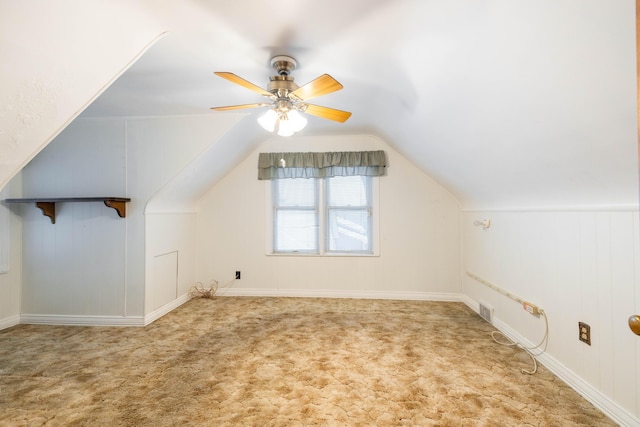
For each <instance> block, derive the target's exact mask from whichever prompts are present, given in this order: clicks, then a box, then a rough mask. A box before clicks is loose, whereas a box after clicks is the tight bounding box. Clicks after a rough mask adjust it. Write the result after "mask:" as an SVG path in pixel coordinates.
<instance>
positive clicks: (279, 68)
mask: <svg viewBox="0 0 640 427" xmlns="http://www.w3.org/2000/svg"><path fill="white" fill-rule="evenodd" d="M297 65H298V63H297V62H296V60H295V59H293V58H292V57H290V56H287V55H278V56H274V57H273V58H271V66H272V67H273V69H274V70H276V72H277V73H278V75H280V76H288V75H289V74H290V73H291V71H293V70H295V69H296V66H297Z"/></svg>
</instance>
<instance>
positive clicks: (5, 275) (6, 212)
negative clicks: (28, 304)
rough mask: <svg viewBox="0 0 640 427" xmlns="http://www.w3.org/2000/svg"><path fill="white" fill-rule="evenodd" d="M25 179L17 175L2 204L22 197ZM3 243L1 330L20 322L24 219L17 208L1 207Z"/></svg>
mask: <svg viewBox="0 0 640 427" xmlns="http://www.w3.org/2000/svg"><path fill="white" fill-rule="evenodd" d="M21 188H22V175H21V174H18V175H16V176H15V177H14V178H13V180H11V182H10V183H9V184H8V185H7V186H5V187H4V188H3V189H2V191H0V200H2V199H5V198H13V197H20V195H21V194H20V193H21ZM0 211H1V212H0V239H3V240H4V242H2V243H0V244H1V245H3V248H2V250H3V254H2V256H3V257H4V260H2V264H3V266H2V272H0V329H4V328H6V327H9V326H13V325H16V324H17V323H18V322H19V321H20V317H19V315H20V291H21V285H22V283H21V282H22V219H21V218H20V215H18V213H19V208H18V207H17V206H15V205H3V204H0Z"/></svg>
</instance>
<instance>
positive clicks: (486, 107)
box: [83, 0, 638, 208]
mask: <svg viewBox="0 0 640 427" xmlns="http://www.w3.org/2000/svg"><path fill="white" fill-rule="evenodd" d="M155 4H157V3H156V2H150V4H149V5H148V6H147V7H149V8H152V7H154V6H155ZM162 4H163V5H164V7H163V8H161V10H159V11H157V12H156V13H157V14H158V15H159V16H161V20H163V22H165V23H166V25H167V29H168V30H169V34H168V35H167V36H166V37H164V38H163V39H162V40H160V41H159V42H158V43H157V44H156V45H155V46H153V47H152V48H151V49H150V50H149V51H148V52H147V53H146V54H145V55H144V56H143V57H142V58H141V59H140V60H139V61H138V62H137V63H136V64H135V65H133V66H132V67H131V68H130V69H129V70H128V71H127V72H126V73H124V74H123V75H122V77H121V78H120V79H118V80H117V81H116V82H115V83H114V84H113V85H112V86H111V87H110V88H109V89H108V90H107V91H106V92H105V93H104V94H103V95H102V96H101V97H100V98H98V99H97V100H96V102H94V103H93V104H92V105H91V106H89V107H88V108H87V109H86V110H85V111H84V113H83V115H84V116H86V117H98V116H140V115H143V116H147V115H174V114H227V113H224V112H214V111H210V110H209V107H211V106H216V105H234V104H242V103H252V102H261V101H262V100H263V98H261V97H260V96H259V95H257V94H255V93H253V92H251V91H248V90H246V89H244V88H242V87H240V86H237V85H234V84H232V83H230V82H228V81H226V80H223V79H220V78H219V77H216V76H214V75H213V73H212V72H213V71H230V72H233V73H235V74H237V75H239V76H241V77H243V78H245V79H247V80H249V81H251V82H253V83H255V84H257V85H259V86H261V87H266V85H267V82H268V78H269V76H270V75H272V74H273V70H271V69H270V66H269V59H270V58H271V57H272V56H273V55H276V54H288V55H292V56H294V57H295V58H296V59H297V61H298V69H297V70H296V71H294V72H293V73H292V75H293V76H294V77H295V79H296V82H297V83H298V84H300V85H301V84H303V83H306V82H308V81H310V80H312V79H314V78H315V77H317V76H319V75H321V74H323V73H329V74H331V75H332V76H333V77H335V78H336V79H337V80H339V81H340V82H341V83H342V84H343V85H344V89H343V90H342V91H340V92H336V93H333V94H330V95H327V96H324V97H322V98H317V99H315V100H314V103H316V104H320V105H326V106H329V107H334V108H338V109H343V110H347V111H351V112H353V116H352V117H351V118H350V119H349V120H348V121H347V122H346V123H344V124H339V123H334V122H330V121H327V120H322V119H318V118H315V117H311V118H310V120H309V125H308V126H307V128H306V129H305V130H304V131H303V132H304V134H306V135H321V134H340V133H370V134H375V135H378V136H380V137H382V138H383V139H384V140H386V141H387V142H388V143H390V144H391V145H392V146H393V147H394V148H396V149H397V150H398V151H400V152H401V153H403V154H404V155H405V156H406V157H407V158H409V159H410V160H412V161H413V162H414V163H415V164H416V165H417V166H419V167H420V168H421V169H423V170H424V171H425V173H427V174H429V175H430V176H432V177H433V178H434V179H436V180H437V181H438V182H440V183H441V184H442V185H444V186H445V187H446V188H448V189H449V190H450V191H451V192H452V193H453V194H454V195H455V196H456V197H457V198H458V199H459V200H460V201H461V203H462V205H463V206H464V207H465V208H545V207H561V206H571V207H575V206H597V205H607V206H610V205H625V206H628V205H636V204H637V199H638V165H637V163H638V161H637V159H638V155H637V124H636V116H637V115H636V111H637V110H636V69H635V67H636V65H635V64H636V62H635V15H634V13H635V5H634V2H633V0H617V1H608V0H536V1H530V0H529V1H519V0H516V1H514V0H458V1H448V0H349V1H338V0H325V1H323V2H318V1H307V0H280V1H274V0H268V1H265V0H246V1H215V0H213V1H212V0H208V1H207V0H191V1H181V2H177V1H176V2H163V3H162ZM168 5H171V7H169V6H168ZM259 113H261V110H260V109H258V110H252V111H247V114H250V115H252V116H255V117H257V115H258V114H259ZM243 123H244V126H246V124H247V123H249V124H254V123H255V120H243ZM243 137H245V138H254V139H255V140H256V141H257V143H259V141H260V140H266V139H267V138H269V137H271V135H269V134H265V133H264V131H263V130H262V129H261V128H260V127H259V126H258V125H257V123H255V126H253V127H252V128H249V129H245V131H244V133H243Z"/></svg>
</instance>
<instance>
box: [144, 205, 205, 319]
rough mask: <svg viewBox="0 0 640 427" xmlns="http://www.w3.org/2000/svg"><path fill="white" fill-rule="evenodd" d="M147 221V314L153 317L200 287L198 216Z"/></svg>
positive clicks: (150, 216)
mask: <svg viewBox="0 0 640 427" xmlns="http://www.w3.org/2000/svg"><path fill="white" fill-rule="evenodd" d="M145 219H146V221H145V227H146V230H147V233H146V235H147V239H146V250H145V253H146V257H145V258H146V261H145V265H146V274H145V275H146V282H147V286H146V292H145V314H150V313H153V312H154V311H156V310H158V309H161V308H162V307H163V306H165V305H166V304H170V303H171V302H173V301H174V300H176V299H178V298H179V297H181V296H183V295H185V294H187V293H188V292H189V289H190V288H191V287H192V286H194V285H195V283H196V259H197V257H196V214H195V213H178V214H147V215H146V217H145Z"/></svg>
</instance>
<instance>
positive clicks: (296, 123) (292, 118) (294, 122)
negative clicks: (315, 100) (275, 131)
mask: <svg viewBox="0 0 640 427" xmlns="http://www.w3.org/2000/svg"><path fill="white" fill-rule="evenodd" d="M287 117H288V119H289V123H290V124H291V129H292V130H293V131H294V132H298V131H301V130H302V129H304V127H305V126H306V125H307V119H305V118H304V117H303V116H302V114H300V113H298V112H297V111H296V110H291V111H289V112H288V113H287Z"/></svg>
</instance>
